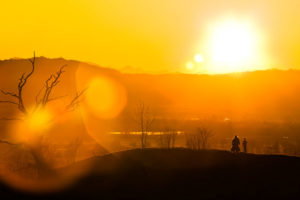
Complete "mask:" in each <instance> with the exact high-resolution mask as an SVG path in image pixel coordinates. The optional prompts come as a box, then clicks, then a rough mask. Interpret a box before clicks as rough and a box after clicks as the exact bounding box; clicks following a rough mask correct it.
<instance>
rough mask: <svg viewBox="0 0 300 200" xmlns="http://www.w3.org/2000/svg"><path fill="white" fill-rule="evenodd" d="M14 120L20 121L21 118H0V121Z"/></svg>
mask: <svg viewBox="0 0 300 200" xmlns="http://www.w3.org/2000/svg"><path fill="white" fill-rule="evenodd" d="M15 120H22V119H21V118H7V117H3V118H0V121H15Z"/></svg>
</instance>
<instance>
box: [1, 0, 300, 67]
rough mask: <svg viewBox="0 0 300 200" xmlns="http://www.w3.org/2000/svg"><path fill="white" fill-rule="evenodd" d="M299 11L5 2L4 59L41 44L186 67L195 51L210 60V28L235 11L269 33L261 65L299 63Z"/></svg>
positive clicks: (246, 2)
mask: <svg viewBox="0 0 300 200" xmlns="http://www.w3.org/2000/svg"><path fill="white" fill-rule="evenodd" d="M299 9H300V1H299V0H267V1H264V0H252V1H250V0H205V1H204V0H202V1H201V0H9V1H8V0H7V1H1V5H0V18H1V20H0V25H1V26H0V27H1V29H0V30H1V32H0V35H1V37H0V46H1V48H0V51H1V52H0V58H1V59H7V58H11V57H29V56H31V55H32V52H33V50H36V51H37V54H38V55H43V56H47V57H64V58H68V59H76V60H81V61H88V62H93V63H96V64H99V65H101V66H107V67H114V68H117V69H121V68H124V67H126V66H131V67H133V68H137V69H142V70H144V71H147V72H166V71H184V70H186V69H185V65H186V63H187V62H188V61H189V60H191V59H193V57H194V55H195V54H197V53H201V54H204V59H205V54H206V53H207V52H205V50H204V49H205V48H204V46H205V42H206V40H209V39H208V38H209V37H208V36H207V34H208V31H207V30H208V28H207V27H210V26H211V25H212V24H217V23H218V22H220V21H222V20H223V19H225V18H227V17H230V18H232V19H235V20H238V21H239V20H240V21H249V22H250V23H251V24H252V25H253V27H255V28H254V32H256V33H259V35H260V36H261V38H263V39H262V41H263V42H262V44H261V45H262V46H263V47H261V48H260V50H261V52H260V54H261V56H262V57H263V59H260V60H261V63H259V62H258V63H257V65H267V66H265V67H282V68H291V67H295V68H296V67H299V68H300V20H299V19H300V12H299ZM202 65H208V63H205V62H204V63H202ZM206 67H207V66H206Z"/></svg>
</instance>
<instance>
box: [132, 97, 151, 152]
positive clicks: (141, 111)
mask: <svg viewBox="0 0 300 200" xmlns="http://www.w3.org/2000/svg"><path fill="white" fill-rule="evenodd" d="M154 120H155V118H154V116H153V114H152V113H150V108H149V106H148V105H146V104H145V103H144V102H143V101H140V102H139V103H137V105H136V112H135V121H136V123H137V126H138V130H139V131H140V132H141V136H140V141H141V148H142V149H144V148H145V147H146V145H147V137H148V133H149V131H150V128H151V126H152V124H153V122H154Z"/></svg>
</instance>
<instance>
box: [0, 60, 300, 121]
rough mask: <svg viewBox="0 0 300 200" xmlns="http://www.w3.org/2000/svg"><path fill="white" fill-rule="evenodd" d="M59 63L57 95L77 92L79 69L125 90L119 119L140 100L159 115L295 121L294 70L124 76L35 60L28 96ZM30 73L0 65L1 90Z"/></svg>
mask: <svg viewBox="0 0 300 200" xmlns="http://www.w3.org/2000/svg"><path fill="white" fill-rule="evenodd" d="M64 64H66V65H67V66H68V67H67V68H66V73H65V74H64V76H63V79H62V84H61V85H60V86H59V87H58V88H57V91H56V93H57V95H62V94H69V93H70V92H72V91H73V92H75V91H76V89H77V86H76V80H75V79H76V76H78V74H77V75H76V73H77V72H78V69H79V68H80V69H83V70H84V71H89V72H90V73H91V74H93V75H95V76H98V75H99V76H103V75H104V76H109V77H112V78H113V79H115V80H117V81H118V82H119V83H121V84H122V85H123V86H124V87H125V89H126V91H127V94H128V104H127V107H126V108H125V110H124V112H123V114H124V115H126V113H128V112H129V110H130V109H131V108H132V107H133V106H134V105H135V104H136V102H137V101H138V100H139V99H143V100H144V101H145V102H146V103H147V104H149V105H151V107H152V108H153V109H154V110H156V111H157V113H158V114H160V115H161V114H163V113H165V114H166V115H168V116H177V117H178V116H182V117H199V116H200V117H212V116H217V117H219V118H225V117H228V118H233V119H241V120H243V119H255V120H294V121H300V103H299V102H300V93H299V91H300V79H299V77H300V71H299V70H286V71H283V70H266V71H253V72H244V73H231V74H218V75H207V74H181V73H173V74H145V73H144V74H126V73H122V72H119V71H118V70H115V69H110V68H104V67H100V66H97V65H92V64H88V63H84V62H79V61H75V60H65V59H63V58H57V59H48V58H45V57H39V58H37V64H36V65H37V66H36V74H35V76H34V77H33V78H32V80H30V83H28V84H29V85H28V88H31V89H30V91H28V92H29V93H30V92H31V91H32V94H33V93H34V92H36V91H38V89H39V87H37V86H41V84H43V82H44V81H45V80H46V78H47V77H48V76H49V75H50V74H52V73H55V72H56V71H57V69H58V68H59V67H60V66H62V65H64ZM29 69H30V63H29V62H28V61H27V60H26V59H18V60H16V59H10V60H3V61H0V88H3V89H7V90H10V91H13V90H15V89H16V83H17V81H18V79H19V77H20V76H21V74H22V73H23V72H26V71H28V70H29ZM64 82H65V83H64ZM0 97H1V98H2V97H3V96H0ZM0 106H1V105H0ZM1 108H2V107H1Z"/></svg>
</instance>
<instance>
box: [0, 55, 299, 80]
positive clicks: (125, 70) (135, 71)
mask: <svg viewBox="0 0 300 200" xmlns="http://www.w3.org/2000/svg"><path fill="white" fill-rule="evenodd" d="M36 58H37V59H46V60H53V61H55V60H62V61H66V62H78V63H83V64H87V65H92V66H97V67H99V68H105V69H111V70H115V71H118V72H120V73H123V74H141V75H142V74H149V75H167V74H184V75H209V76H218V75H220V76H222V75H235V74H245V73H251V72H264V71H283V72H286V71H300V69H297V68H287V67H285V68H282V67H274V68H265V69H255V70H249V71H241V72H227V73H197V72H196V73H191V72H190V73H189V72H182V71H163V72H146V71H143V70H141V69H138V68H135V67H131V66H124V67H123V68H120V69H118V68H115V67H110V66H102V65H101V64H97V63H93V62H89V61H82V60H77V59H68V58H64V57H53V58H51V57H47V56H37V57H36ZM28 59H30V57H28V58H22V57H12V58H8V59H0V62H7V61H27V60H28Z"/></svg>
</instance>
